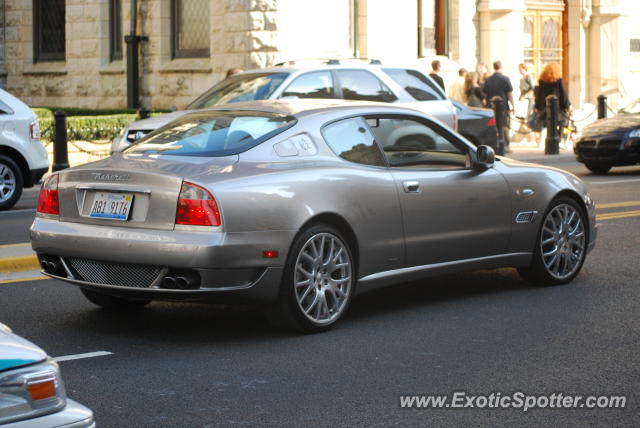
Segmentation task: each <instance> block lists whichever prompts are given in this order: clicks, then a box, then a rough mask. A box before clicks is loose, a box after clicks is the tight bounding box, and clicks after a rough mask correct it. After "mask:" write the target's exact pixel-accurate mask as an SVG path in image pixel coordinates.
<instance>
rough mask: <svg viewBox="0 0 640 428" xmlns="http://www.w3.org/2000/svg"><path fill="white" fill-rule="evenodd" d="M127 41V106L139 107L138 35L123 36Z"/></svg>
mask: <svg viewBox="0 0 640 428" xmlns="http://www.w3.org/2000/svg"><path fill="white" fill-rule="evenodd" d="M124 41H125V42H126V43H127V107H128V108H138V107H140V74H139V70H138V68H139V67H138V45H139V44H140V36H136V35H128V36H125V37H124Z"/></svg>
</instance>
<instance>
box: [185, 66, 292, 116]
mask: <svg viewBox="0 0 640 428" xmlns="http://www.w3.org/2000/svg"><path fill="white" fill-rule="evenodd" d="M288 75H289V74H288V73H260V74H236V75H233V76H231V77H229V78H227V79H224V80H223V81H222V82H220V83H218V84H217V85H215V86H214V87H213V88H211V89H209V90H208V91H207V92H205V93H204V94H202V95H200V96H199V97H198V98H196V99H195V101H193V102H192V103H191V104H189V105H188V106H187V110H197V109H201V108H207V107H213V106H216V105H219V104H229V103H238V102H241V101H254V100H266V99H267V98H269V97H270V96H271V94H272V93H273V91H275V90H276V89H278V86H280V84H281V83H282V82H283V81H284V79H286V78H287V76H288Z"/></svg>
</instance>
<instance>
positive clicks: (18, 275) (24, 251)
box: [0, 243, 46, 284]
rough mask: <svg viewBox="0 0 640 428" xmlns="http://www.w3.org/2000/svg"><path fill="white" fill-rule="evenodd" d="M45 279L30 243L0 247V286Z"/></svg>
mask: <svg viewBox="0 0 640 428" xmlns="http://www.w3.org/2000/svg"><path fill="white" fill-rule="evenodd" d="M44 278H46V277H44V276H42V274H41V273H40V264H39V263H38V258H37V257H36V254H35V253H34V252H33V250H32V249H31V244H30V243H24V244H9V245H0V284H5V283H10V282H18V281H26V280H34V279H44Z"/></svg>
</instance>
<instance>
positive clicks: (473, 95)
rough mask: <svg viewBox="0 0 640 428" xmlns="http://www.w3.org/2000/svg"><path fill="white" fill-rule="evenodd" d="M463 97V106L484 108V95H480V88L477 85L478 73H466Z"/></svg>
mask: <svg viewBox="0 0 640 428" xmlns="http://www.w3.org/2000/svg"><path fill="white" fill-rule="evenodd" d="M464 96H465V100H466V102H465V104H466V105H468V106H469V107H484V104H483V102H482V100H483V98H484V94H483V93H482V88H481V87H480V84H479V83H478V73H476V72H471V73H467V75H466V76H465V78H464Z"/></svg>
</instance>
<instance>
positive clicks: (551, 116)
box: [544, 94, 560, 155]
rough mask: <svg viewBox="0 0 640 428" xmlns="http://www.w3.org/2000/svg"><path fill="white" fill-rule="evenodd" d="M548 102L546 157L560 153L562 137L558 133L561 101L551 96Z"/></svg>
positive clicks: (548, 97) (547, 99)
mask: <svg viewBox="0 0 640 428" xmlns="http://www.w3.org/2000/svg"><path fill="white" fill-rule="evenodd" d="M546 101H547V139H546V140H545V142H544V154H545V155H557V154H558V153H560V135H559V133H558V110H559V109H560V101H559V100H558V97H556V96H555V95H553V94H552V95H549V96H547V98H546Z"/></svg>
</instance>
